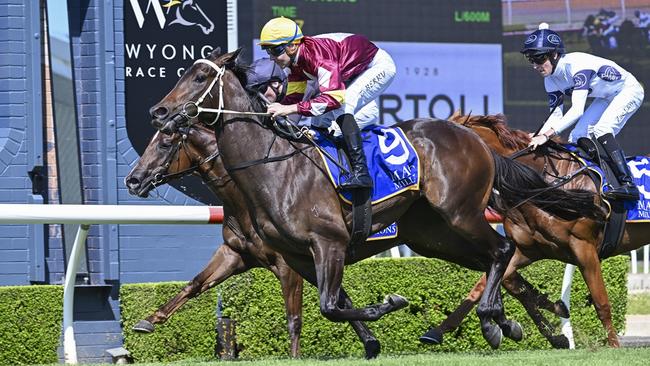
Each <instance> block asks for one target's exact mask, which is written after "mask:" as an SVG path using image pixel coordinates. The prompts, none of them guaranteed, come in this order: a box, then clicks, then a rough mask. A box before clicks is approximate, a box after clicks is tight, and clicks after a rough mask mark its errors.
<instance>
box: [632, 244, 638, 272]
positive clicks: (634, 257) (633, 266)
mask: <svg viewBox="0 0 650 366" xmlns="http://www.w3.org/2000/svg"><path fill="white" fill-rule="evenodd" d="M636 261H637V258H636V249H635V250H631V251H630V262H632V263H631V264H632V273H637V272H638V270H639V269H638V268H637V263H636Z"/></svg>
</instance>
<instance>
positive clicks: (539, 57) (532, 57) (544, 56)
mask: <svg viewBox="0 0 650 366" xmlns="http://www.w3.org/2000/svg"><path fill="white" fill-rule="evenodd" d="M526 59H527V60H528V62H530V63H531V64H535V65H542V64H543V63H544V62H546V60H548V59H549V54H548V53H541V54H533V53H527V54H526Z"/></svg>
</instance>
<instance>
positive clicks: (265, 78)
mask: <svg viewBox="0 0 650 366" xmlns="http://www.w3.org/2000/svg"><path fill="white" fill-rule="evenodd" d="M286 79H287V75H286V74H285V73H284V71H283V70H282V68H281V67H280V66H278V65H277V64H276V63H275V62H273V61H271V59H269V58H260V59H258V60H255V61H254V62H253V63H252V64H251V65H250V68H249V69H248V71H246V87H247V88H248V89H251V90H254V89H258V88H259V87H260V86H266V85H267V84H268V83H269V82H270V81H273V80H276V81H279V82H281V83H284V82H285V80H286Z"/></svg>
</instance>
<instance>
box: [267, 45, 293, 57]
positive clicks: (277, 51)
mask: <svg viewBox="0 0 650 366" xmlns="http://www.w3.org/2000/svg"><path fill="white" fill-rule="evenodd" d="M287 44H288V43H285V44H280V45H277V46H273V45H269V46H264V47H262V48H263V49H264V50H265V51H266V53H267V54H268V55H269V56H272V57H278V56H280V55H282V54H283V53H284V52H285V51H286V50H287Z"/></svg>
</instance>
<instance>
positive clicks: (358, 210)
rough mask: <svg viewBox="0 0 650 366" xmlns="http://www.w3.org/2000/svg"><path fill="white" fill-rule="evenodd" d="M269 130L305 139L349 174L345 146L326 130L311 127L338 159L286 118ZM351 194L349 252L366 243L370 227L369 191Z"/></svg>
mask: <svg viewBox="0 0 650 366" xmlns="http://www.w3.org/2000/svg"><path fill="white" fill-rule="evenodd" d="M271 128H273V130H274V131H275V132H276V134H277V135H278V136H280V137H282V138H285V139H289V140H293V141H299V140H302V141H304V140H303V139H306V140H307V141H308V142H309V143H311V144H313V145H314V147H316V148H317V149H319V150H320V152H321V154H322V155H324V156H326V158H328V159H330V160H331V161H332V162H333V163H335V164H337V165H339V166H340V167H341V169H342V170H341V171H342V172H344V174H349V171H348V170H347V169H345V167H344V165H343V164H341V163H342V162H343V160H344V159H345V161H346V162H347V166H351V164H350V158H349V156H348V154H347V153H346V149H345V144H344V143H343V141H342V139H338V138H335V137H334V136H333V135H331V134H330V133H329V131H328V130H327V129H324V128H315V127H312V129H313V130H317V132H318V133H319V134H321V135H322V136H325V138H326V139H327V140H328V141H330V142H331V143H332V144H333V145H334V146H336V151H337V155H338V156H337V157H338V159H336V158H335V157H333V156H331V155H330V154H329V153H328V152H327V151H325V150H324V149H322V148H321V147H320V146H318V144H317V143H315V142H314V140H313V136H312V135H311V131H310V130H309V129H307V127H299V126H297V125H295V124H294V123H293V122H291V121H290V120H289V119H287V118H278V119H275V120H274V121H273V122H272V124H271ZM351 194H352V197H351V206H352V230H351V231H350V242H349V245H348V248H349V249H348V250H349V251H352V250H354V247H356V246H357V244H361V243H364V242H365V241H366V239H367V238H368V236H369V235H370V228H371V226H372V209H371V208H372V200H371V198H372V195H371V191H370V190H369V189H355V190H353V191H352V193H351Z"/></svg>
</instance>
